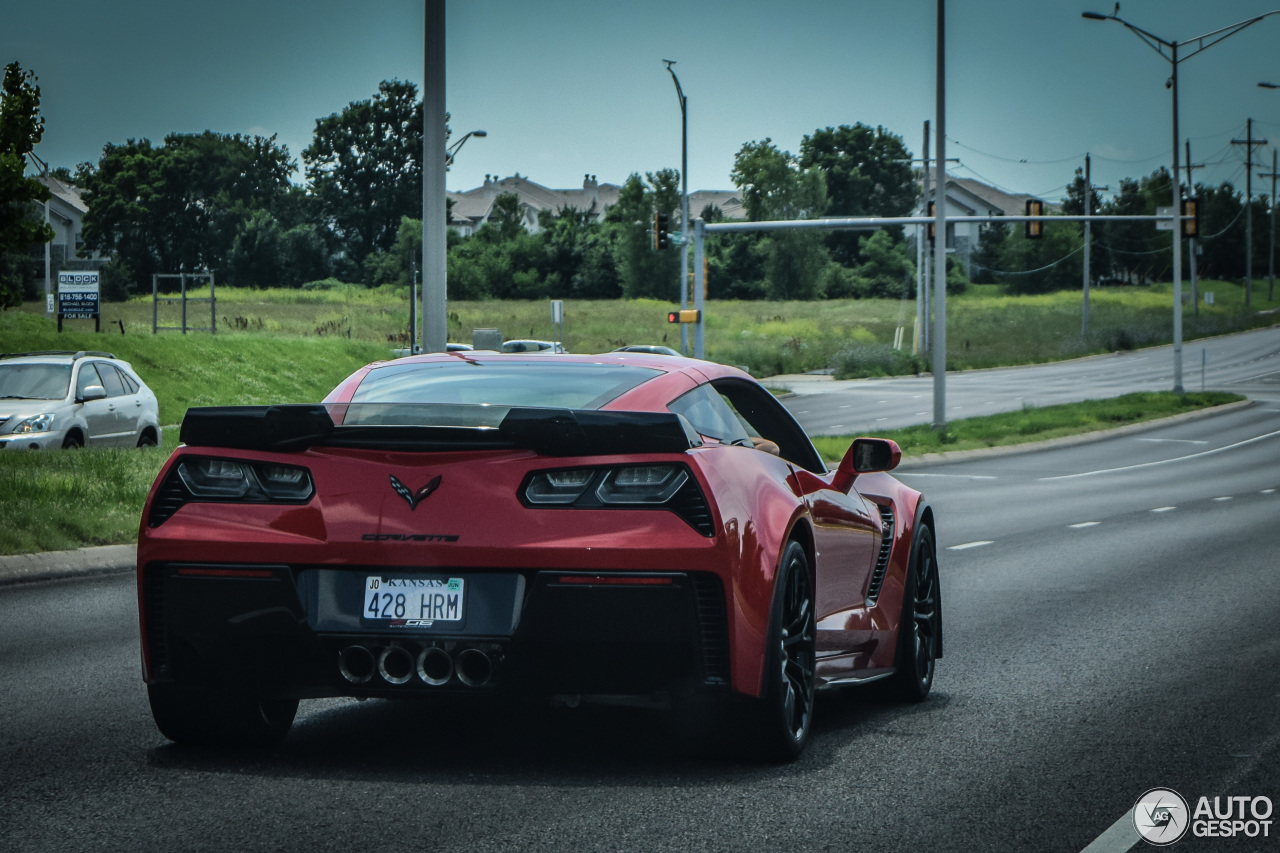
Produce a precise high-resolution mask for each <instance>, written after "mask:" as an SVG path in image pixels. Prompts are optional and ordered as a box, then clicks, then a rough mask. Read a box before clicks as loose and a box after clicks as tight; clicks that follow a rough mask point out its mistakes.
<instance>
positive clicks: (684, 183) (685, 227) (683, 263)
mask: <svg viewBox="0 0 1280 853" xmlns="http://www.w3.org/2000/svg"><path fill="white" fill-rule="evenodd" d="M662 61H663V62H665V63H667V70H668V71H670V72H671V80H672V82H674V83H675V84H676V97H677V98H679V99H680V186H681V190H680V235H681V237H682V238H683V239H682V242H681V247H680V308H681V310H683V309H685V308H688V307H689V99H688V98H687V97H685V94H684V89H682V88H680V78H679V77H677V76H676V72H675V69H674V68H672V67H671V66H673V65H675V64H676V61H675V60H674V59H664V60H662ZM698 327H699V328H701V327H702V320H701V319H699V320H698ZM680 352H681V354H682V355H688V354H689V327H688V326H687V325H685V324H684V323H681V324H680Z"/></svg>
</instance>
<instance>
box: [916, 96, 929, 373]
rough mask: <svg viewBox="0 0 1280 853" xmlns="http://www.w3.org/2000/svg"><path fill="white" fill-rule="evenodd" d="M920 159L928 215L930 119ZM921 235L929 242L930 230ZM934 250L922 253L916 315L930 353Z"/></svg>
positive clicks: (924, 347)
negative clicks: (931, 263) (931, 281)
mask: <svg viewBox="0 0 1280 853" xmlns="http://www.w3.org/2000/svg"><path fill="white" fill-rule="evenodd" d="M920 157H921V159H922V160H924V196H923V197H922V198H923V200H924V212H925V213H928V211H929V192H930V190H929V120H928V119H925V122H924V149H923V150H922V152H921V154H920ZM920 234H921V237H922V242H927V241H924V240H923V238H924V237H927V236H928V235H929V229H928V228H921V229H920ZM932 248H933V244H932V243H930V244H929V247H928V248H927V249H925V250H924V252H923V253H922V254H923V256H924V269H923V270H922V273H921V282H922V285H921V288H920V306H919V308H918V309H917V310H916V313H917V314H919V315H920V351H921V352H928V351H929V339H930V335H929V321H930V320H932V319H933V312H931V311H930V310H929V290H930V287H929V251H930V249H932Z"/></svg>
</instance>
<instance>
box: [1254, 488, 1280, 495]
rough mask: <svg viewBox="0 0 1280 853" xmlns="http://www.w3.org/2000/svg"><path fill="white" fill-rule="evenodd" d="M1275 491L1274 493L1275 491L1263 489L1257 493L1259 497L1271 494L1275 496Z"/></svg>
mask: <svg viewBox="0 0 1280 853" xmlns="http://www.w3.org/2000/svg"><path fill="white" fill-rule="evenodd" d="M1275 491H1276V490H1275V489H1263V490H1262V491H1260V492H1258V494H1260V495H1272V494H1275Z"/></svg>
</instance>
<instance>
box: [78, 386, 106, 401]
mask: <svg viewBox="0 0 1280 853" xmlns="http://www.w3.org/2000/svg"><path fill="white" fill-rule="evenodd" d="M106 396H107V389H106V388H103V387H102V386H101V385H86V386H84V391H82V392H81V393H80V399H78V400H76V402H77V403H91V402H93V401H94V400H102V399H105V398H106Z"/></svg>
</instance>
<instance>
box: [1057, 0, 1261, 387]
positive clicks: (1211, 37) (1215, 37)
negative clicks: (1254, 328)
mask: <svg viewBox="0 0 1280 853" xmlns="http://www.w3.org/2000/svg"><path fill="white" fill-rule="evenodd" d="M1119 8H1120V6H1119V4H1116V9H1117V11H1118V10H1119ZM1277 14H1280V9H1277V10H1274V11H1271V12H1264V13H1263V14H1261V15H1257V16H1255V17H1253V18H1249V19H1247V20H1244V21H1239V22H1237V23H1234V24H1231V25H1230V26H1226V27H1222V28H1221V29H1217V30H1214V31H1213V32H1208V33H1205V34H1203V35H1199V36H1196V37H1195V38H1190V39H1186V40H1185V41H1182V42H1176V41H1170V40H1168V39H1162V38H1160V37H1159V36H1157V35H1155V34H1153V33H1150V32H1147V31H1146V30H1144V29H1142V28H1141V27H1137V26H1134V25H1133V24H1131V23H1129V22H1128V21H1126V20H1125V19H1124V18H1121V17H1119V16H1118V15H1116V14H1115V13H1112V14H1110V15H1102V14H1099V13H1097V12H1082V13H1081V17H1083V18H1086V19H1088V20H1091V21H1115V22H1116V23H1118V24H1122V25H1124V27H1125V28H1126V29H1128V30H1129V32H1131V33H1133V34H1134V35H1136V36H1137V37H1138V38H1139V39H1141V40H1142V42H1143V44H1145V45H1146V46H1147V47H1149V48H1151V49H1152V50H1154V51H1155V52H1156V53H1158V54H1160V55H1161V56H1162V57H1164V59H1165V60H1166V61H1167V62H1168V63H1169V65H1170V66H1171V68H1172V73H1171V75H1170V78H1169V84H1168V85H1169V88H1170V89H1172V90H1173V173H1172V175H1171V176H1170V177H1171V178H1172V180H1171V183H1172V188H1173V214H1174V223H1173V390H1174V393H1177V394H1181V393H1182V392H1183V388H1182V218H1181V217H1182V179H1181V177H1180V176H1179V175H1178V139H1179V137H1178V63H1179V62H1183V61H1185V60H1188V59H1190V58H1191V57H1193V56H1195V55H1196V54H1197V53H1200V52H1201V51H1204V50H1208V49H1209V48H1211V47H1213V46H1214V45H1215V44H1217V43H1218V42H1220V41H1222V40H1223V39H1225V38H1229V37H1231V36H1233V35H1235V34H1236V33H1238V32H1240V31H1241V30H1243V29H1245V28H1246V27H1250V26H1252V25H1253V24H1256V23H1258V21H1261V20H1262V19H1263V18H1266V17H1269V16H1271V15H1277ZM1187 45H1191V46H1192V50H1191V52H1190V53H1187V54H1186V55H1185V56H1183V57H1182V58H1181V59H1180V58H1179V57H1178V48H1179V47H1185V46H1187ZM1166 50H1168V51H1169V52H1168V53H1165V51H1166Z"/></svg>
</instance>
